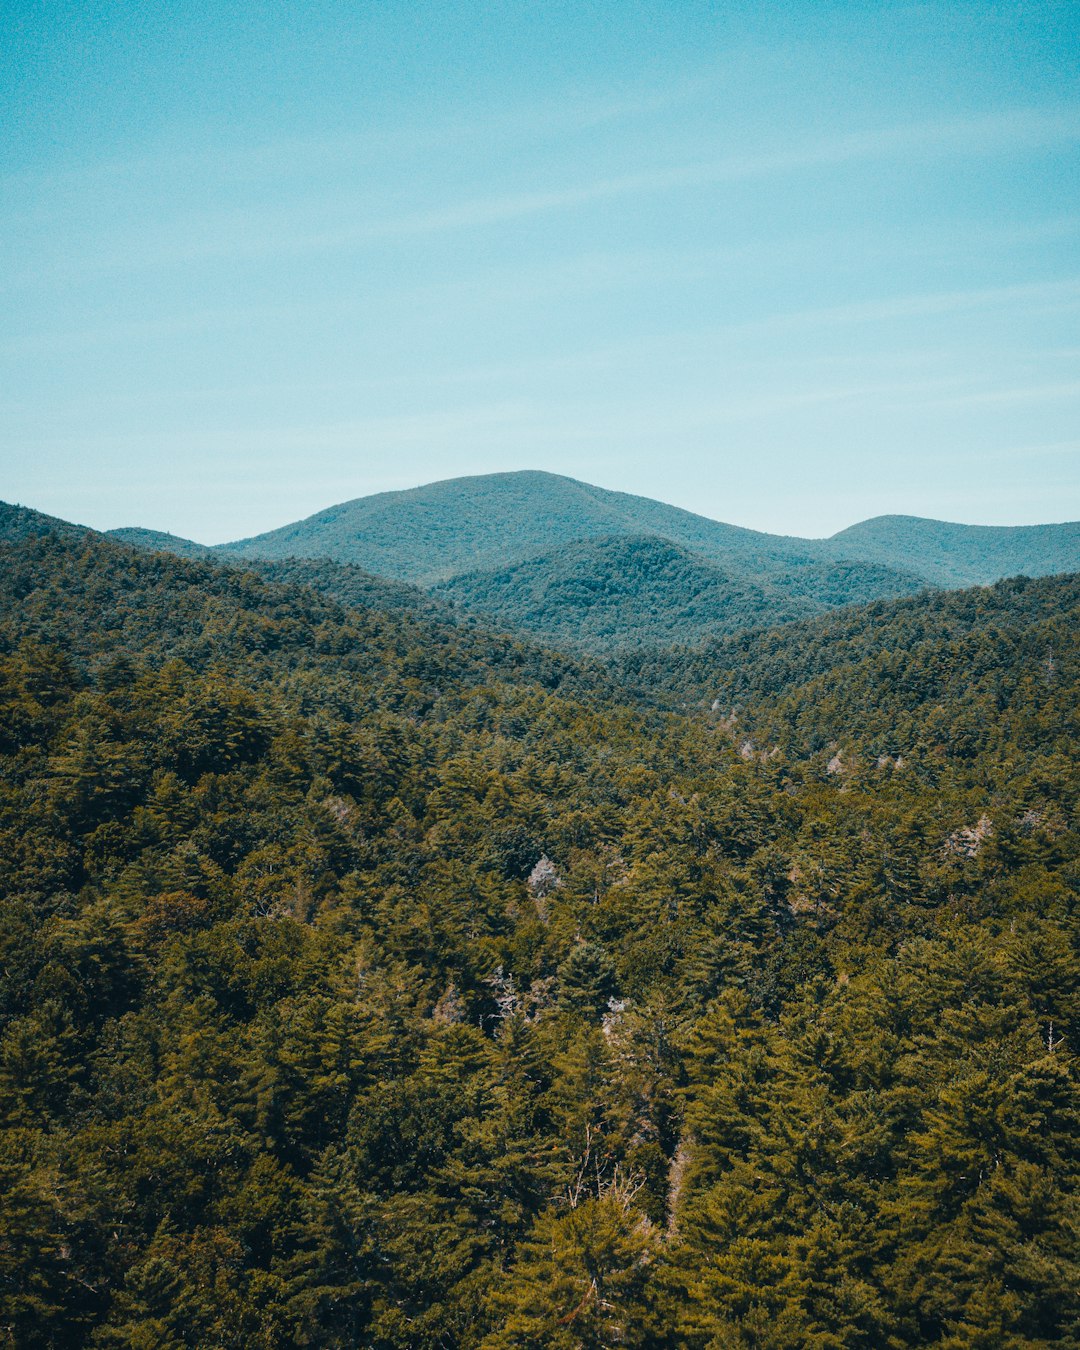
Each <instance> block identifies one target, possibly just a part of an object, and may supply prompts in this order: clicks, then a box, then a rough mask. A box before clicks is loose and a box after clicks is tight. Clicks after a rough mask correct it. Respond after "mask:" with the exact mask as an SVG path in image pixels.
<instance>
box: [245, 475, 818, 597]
mask: <svg viewBox="0 0 1080 1350" xmlns="http://www.w3.org/2000/svg"><path fill="white" fill-rule="evenodd" d="M616 534H623V535H643V534H648V535H655V536H657V537H659V538H662V539H667V540H669V541H670V542H671V543H673V544H678V545H680V546H681V547H683V548H688V549H691V550H692V551H694V552H695V553H700V554H702V555H703V556H704V557H706V558H709V559H711V560H712V561H714V562H719V561H723V560H725V559H728V558H731V557H747V556H751V557H754V558H756V559H759V560H760V561H761V562H763V563H768V562H773V563H776V562H779V561H780V560H786V559H789V558H793V557H794V558H804V559H805V558H809V557H813V556H816V555H817V553H818V552H819V551H820V546H819V545H818V544H816V543H814V542H813V541H809V540H805V539H786V538H783V537H781V536H778V535H770V534H760V533H758V532H757V531H755V530H744V529H740V528H739V527H738V526H735V525H723V524H721V523H720V522H718V521H715V520H708V519H707V518H706V517H705V516H697V515H694V514H693V513H692V512H690V511H683V510H682V509H681V508H679V507H676V506H667V505H665V504H664V503H663V502H657V501H652V500H651V499H650V498H648V497H633V496H630V495H629V494H628V493H625V492H611V491H609V490H608V489H606V488H599V487H592V486H591V485H590V484H588V483H579V482H577V481H576V480H575V479H573V478H563V477H562V476H560V475H558V474H551V473H540V472H537V471H525V472H520V473H495V474H484V475H480V476H477V477H472V478H451V479H447V480H446V481H445V482H441V483H430V484H428V485H427V486H426V487H419V488H411V489H409V490H408V491H405V492H381V493H378V494H377V495H376V496H373V497H360V498H358V499H357V500H356V501H351V502H343V503H342V504H341V505H340V506H332V507H329V508H328V509H327V510H325V511H320V512H318V513H317V514H316V515H314V516H309V517H308V518H307V519H306V520H301V521H297V522H296V523H295V524H293V525H285V526H283V527H282V528H281V529H278V530H271V531H269V532H268V533H267V534H260V535H257V536H255V537H254V538H252V539H241V540H238V541H237V542H236V543H233V544H224V545H222V546H221V549H222V551H225V552H228V553H232V554H238V555H241V556H244V557H256V558H285V557H297V558H332V559H334V560H335V561H337V562H352V563H358V564H359V565H360V566H361V567H364V568H367V570H368V571H371V572H375V573H377V574H378V575H380V576H389V577H397V578H398V579H399V580H402V581H412V582H416V583H417V584H419V585H432V584H434V583H436V582H439V581H445V580H446V579H448V578H449V577H452V576H456V575H459V574H461V573H462V572H467V571H469V572H471V571H487V570H491V569H493V568H498V567H507V566H512V565H513V564H515V563H518V562H521V561H523V560H524V559H525V558H528V557H532V556H536V555H538V554H542V553H547V552H550V551H551V550H552V549H553V548H557V547H558V546H559V545H560V544H566V543H571V542H576V541H578V540H582V539H596V538H601V537H606V536H610V535H616Z"/></svg>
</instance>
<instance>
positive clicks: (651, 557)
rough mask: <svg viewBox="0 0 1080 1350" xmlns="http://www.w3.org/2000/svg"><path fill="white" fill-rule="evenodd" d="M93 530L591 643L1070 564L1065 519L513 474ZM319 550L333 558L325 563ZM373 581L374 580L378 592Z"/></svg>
mask: <svg viewBox="0 0 1080 1350" xmlns="http://www.w3.org/2000/svg"><path fill="white" fill-rule="evenodd" d="M25 523H26V522H25V521H24V522H23V524H24V526H25ZM57 524H60V522H57ZM109 533H110V537H112V538H114V539H117V540H120V541H121V542H124V543H129V544H133V545H135V546H136V547H139V548H146V549H158V550H164V551H166V552H170V553H176V554H179V555H180V556H182V557H192V558H208V557H209V558H213V557H218V558H222V559H227V558H231V559H234V560H241V559H243V560H245V561H247V562H250V563H251V564H252V565H254V566H257V567H258V568H259V569H260V571H262V573H263V575H271V574H269V573H267V572H266V570H265V569H266V566H267V565H268V563H269V562H273V563H275V564H276V565H277V566H278V567H280V566H282V565H284V564H285V563H286V562H287V563H288V564H289V565H290V566H293V567H294V568H295V567H298V566H300V565H301V560H311V561H317V562H318V571H312V572H309V573H308V575H307V578H306V580H307V582H308V584H311V585H315V586H318V587H320V588H323V589H326V590H327V591H328V593H330V594H332V595H335V596H337V597H338V598H344V599H349V598H355V599H357V600H359V601H360V602H361V603H368V604H376V605H383V606H385V607H388V608H394V609H398V608H405V609H407V610H412V611H421V612H428V613H434V612H435V610H434V609H433V608H432V607H430V606H424V605H423V604H420V603H418V592H417V591H416V590H412V589H406V588H405V587H404V586H403V585H402V583H410V584H411V586H422V587H425V588H426V589H427V590H429V591H430V592H432V594H433V595H434V596H436V597H438V598H440V599H442V600H452V601H453V602H454V604H455V605H456V606H457V607H458V608H459V609H460V610H461V611H463V612H466V613H471V614H474V615H477V616H478V617H480V618H481V619H482V620H483V621H484V622H487V623H489V624H492V625H495V626H497V627H501V628H506V629H510V630H514V631H518V632H521V633H523V634H527V635H530V636H532V637H534V638H538V639H540V640H542V641H547V642H554V643H556V644H558V645H560V646H564V647H565V646H571V647H573V648H575V649H576V650H579V651H592V652H595V653H601V654H607V653H611V652H617V651H622V650H627V649H631V648H635V647H641V646H649V645H667V644H671V643H673V642H683V643H686V644H689V645H695V644H700V643H702V642H705V641H707V640H708V639H710V638H713V637H716V636H718V635H722V634H730V633H735V632H739V631H741V630H744V629H747V628H753V627H757V626H761V627H766V626H767V627H775V626H776V625H778V624H781V623H787V622H790V621H792V620H794V619H799V618H807V617H810V616H812V615H814V614H819V613H824V612H826V611H827V610H830V609H837V608H842V607H845V606H850V605H856V604H861V603H864V602H867V601H871V600H880V599H893V598H896V597H898V596H902V595H910V594H914V593H916V592H918V591H921V590H925V589H928V588H938V587H942V586H944V587H956V586H970V585H973V584H983V583H988V582H993V581H997V580H998V579H1000V578H1002V577H1007V576H1015V575H1028V576H1044V575H1049V574H1054V573H1061V572H1068V571H1075V570H1077V569H1078V568H1080V525H1078V524H1075V523H1074V524H1064V525H1038V526H1023V527H1012V528H1005V527H989V526H972V525H954V524H949V523H948V522H945V521H934V520H919V519H916V518H914V517H909V516H880V517H877V518H876V519H874V520H868V521H863V522H862V523H861V524H858V525H854V526H852V527H851V528H850V529H847V530H842V531H841V532H840V533H839V534H837V535H834V536H833V537H832V538H831V539H799V538H793V537H787V536H779V535H770V534H763V533H761V532H758V531H755V530H746V529H740V528H738V527H736V526H733V525H724V524H721V523H720V522H718V521H715V520H709V519H707V518H706V517H704V516H699V515H695V514H694V513H692V512H690V511H684V510H681V509H679V508H677V507H674V506H668V505H666V504H665V503H663V502H658V501H652V500H650V499H649V498H645V497H635V496H631V495H629V494H628V493H622V492H611V491H608V490H606V489H604V488H598V487H594V486H592V485H590V484H588V483H580V482H577V481H575V480H574V479H572V478H565V477H562V476H560V475H558V474H550V473H540V472H531V471H525V472H519V473H502V474H481V475H477V476H474V477H470V478H455V479H449V480H447V481H445V482H440V483H429V484H427V485H426V486H424V487H420V488H413V489H410V490H408V491H404V492H385V493H378V494H376V495H374V496H371V497H361V498H358V499H357V500H355V501H351V502H342V503H341V504H339V505H337V506H333V507H329V508H328V509H327V510H325V511H320V512H318V513H317V514H316V515H314V516H311V517H309V518H307V519H305V520H299V521H295V522H294V523H293V524H291V525H286V526H283V527H282V528H280V529H277V530H271V531H268V532H267V533H265V534H261V535H258V536H256V537H254V538H252V539H244V540H239V541H237V542H236V543H232V544H222V545H219V546H217V547H216V548H214V549H208V548H206V547H204V546H203V545H202V544H196V543H193V542H192V541H191V540H187V539H180V538H177V537H176V536H174V535H168V534H162V533H161V532H159V531H155V530H149V529H122V530H112V531H110V532H109ZM334 563H337V564H339V565H341V566H344V567H345V568H346V569H348V572H347V573H335V571H334V567H333V564H334ZM365 574H366V575H367V577H368V580H367V581H362V578H363V577H364V576H365ZM272 575H278V576H281V575H282V574H281V573H280V572H277V573H274V574H272ZM295 575H297V576H298V578H299V573H296V574H295ZM376 578H381V579H383V580H384V581H385V582H386V589H385V590H384V591H383V592H382V594H381V595H380V594H378V592H377V584H378V583H377V582H376ZM358 584H359V585H361V586H363V587H366V588H367V591H366V593H365V594H361V592H360V591H358V590H357V586H358ZM395 588H396V589H395ZM442 617H444V618H447V617H450V615H449V614H448V612H447V611H446V610H443V611H442Z"/></svg>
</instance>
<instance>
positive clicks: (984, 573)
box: [828, 516, 1080, 587]
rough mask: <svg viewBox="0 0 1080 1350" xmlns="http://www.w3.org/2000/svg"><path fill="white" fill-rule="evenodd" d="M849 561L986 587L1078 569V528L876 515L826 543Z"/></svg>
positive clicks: (950, 583)
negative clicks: (956, 522) (1021, 577)
mask: <svg viewBox="0 0 1080 1350" xmlns="http://www.w3.org/2000/svg"><path fill="white" fill-rule="evenodd" d="M828 542H829V543H830V545H832V546H833V547H834V548H835V549H836V551H837V552H839V553H842V554H844V555H845V556H846V557H849V558H863V559H866V560H867V561H870V562H879V563H883V564H885V565H886V566H888V567H898V568H902V569H908V570H910V571H912V572H917V573H918V574H919V575H920V576H923V577H925V578H926V579H927V580H928V581H930V582H933V583H934V584H935V585H937V586H947V587H952V586H976V585H986V584H987V583H989V582H992V581H997V580H999V579H1000V578H1001V577H1012V576H1019V575H1021V574H1023V575H1025V576H1030V577H1043V576H1051V575H1053V574H1054V573H1055V572H1075V571H1077V570H1078V569H1080V523H1078V522H1075V521H1073V522H1070V523H1066V524H1062V525H954V524H951V523H950V522H948V521H944V520H922V519H919V518H918V517H916V516H875V517H874V518H873V519H872V520H864V521H862V522H860V523H859V524H858V525H852V526H851V527H850V528H849V529H846V530H841V531H840V533H839V534H834V535H833V537H832V538H831V539H830V540H829V541H828Z"/></svg>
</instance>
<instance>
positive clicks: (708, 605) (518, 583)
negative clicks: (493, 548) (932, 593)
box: [432, 535, 922, 652]
mask: <svg viewBox="0 0 1080 1350" xmlns="http://www.w3.org/2000/svg"><path fill="white" fill-rule="evenodd" d="M742 566H743V567H746V564H745V561H744V562H743V564H742ZM921 589H922V584H921V583H920V582H919V581H918V580H916V579H915V578H914V577H907V578H904V577H901V576H899V574H897V573H892V572H889V571H888V569H886V568H879V567H876V566H873V565H866V564H858V563H829V562H816V561H815V562H809V561H804V562H801V563H794V564H791V565H790V566H787V567H779V566H776V565H773V566H772V567H769V566H765V567H763V568H762V570H761V572H760V573H758V572H757V571H755V570H753V569H749V568H747V570H745V571H744V570H739V571H736V572H735V573H734V574H729V573H728V572H725V571H724V570H722V569H721V567H719V566H717V565H716V564H713V563H710V562H708V561H706V559H705V558H703V557H701V556H700V555H698V554H694V553H691V552H689V551H688V550H687V549H683V548H679V547H678V546H677V545H675V544H670V543H668V542H667V540H665V539H660V538H657V537H656V536H652V535H614V536H611V537H608V538H603V539H596V540H588V541H585V542H583V543H575V544H566V545H564V546H563V547H562V548H561V549H558V550H557V551H555V552H553V553H548V554H542V555H541V556H540V557H537V558H530V559H529V560H528V561H526V562H521V563H518V564H516V565H515V566H513V567H509V568H506V569H504V570H502V571H495V572H468V573H465V574H464V575H462V576H457V577H454V578H452V579H451V580H450V581H446V582H443V583H441V584H440V585H437V586H435V587H433V588H432V594H433V595H435V596H438V597H440V598H444V599H450V600H453V601H454V602H455V603H456V604H457V605H458V606H460V607H461V609H463V610H465V611H467V612H469V613H473V614H476V615H479V616H481V617H483V618H484V619H485V620H487V622H488V623H491V624H494V625H496V626H498V627H505V628H509V629H517V630H520V631H521V632H523V633H527V634H530V635H532V636H534V637H537V638H542V639H544V640H547V641H549V642H553V643H554V644H555V645H557V646H559V647H571V648H575V649H579V650H582V651H591V652H618V651H623V650H626V649H627V648H630V647H639V646H657V645H659V646H664V645H668V644H670V643H674V642H680V641H682V642H689V643H700V642H702V641H704V640H705V639H706V638H709V637H712V636H715V635H717V634H721V633H736V632H740V631H742V630H744V629H747V628H753V627H759V626H761V625H772V626H775V625H777V624H783V623H790V622H792V621H793V620H795V619H798V618H803V617H805V616H807V615H812V614H818V613H821V612H822V611H823V610H825V609H828V608H831V607H833V606H835V605H841V604H845V603H852V602H853V601H855V600H857V599H869V598H871V597H876V596H880V595H882V594H889V595H902V594H907V593H910V592H912V591H917V590H921Z"/></svg>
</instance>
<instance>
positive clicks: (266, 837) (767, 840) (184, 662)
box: [0, 530, 1080, 1350]
mask: <svg viewBox="0 0 1080 1350" xmlns="http://www.w3.org/2000/svg"><path fill="white" fill-rule="evenodd" d="M24 533H26V534H27V535H28V537H25V538H22V539H21V540H16V541H15V542H11V543H8V544H6V545H4V546H2V548H0V615H2V619H0V656H2V661H0V701H2V704H3V715H2V718H0V729H2V730H0V755H2V758H0V768H2V779H0V793H2V799H3V811H2V814H0V821H2V833H3V838H2V847H0V871H2V874H3V897H4V898H3V902H2V905H0V1121H2V1127H3V1135H2V1145H0V1336H2V1337H3V1338H5V1339H6V1341H7V1342H8V1343H10V1344H13V1345H17V1346H27V1347H38V1346H40V1347H53V1346H81V1345H101V1346H127V1347H143V1346H151V1345H153V1346H169V1347H171V1346H177V1347H179V1346H200V1347H238V1348H239V1347H245V1348H246V1347H253V1346H254V1347H260V1346H261V1347H283V1348H284V1347H290V1346H295V1345H313V1346H314V1345H317V1346H328V1347H334V1346H340V1347H346V1346H348V1347H353V1346H357V1345H364V1346H371V1347H380V1348H386V1350H390V1348H400V1350H405V1348H406V1347H408V1348H409V1350H416V1348H417V1347H430V1348H431V1350H436V1347H439V1348H440V1350H442V1348H445V1347H462V1348H463V1350H464V1348H466V1347H482V1348H483V1350H504V1348H507V1347H536V1348H537V1350H539V1347H567V1350H569V1348H570V1347H610V1346H617V1345H627V1346H639V1347H689V1348H691V1350H720V1348H724V1350H726V1347H729V1346H730V1347H766V1348H768V1350H790V1347H793V1346H815V1347H845V1350H846V1347H865V1348H866V1350H878V1348H879V1347H900V1346H916V1345H919V1346H921V1345H937V1346H942V1347H950V1348H953V1347H961V1346H964V1347H968V1346H971V1347H973V1346H987V1347H989V1346H994V1347H998V1346H1000V1347H1006V1350H1008V1348H1010V1347H1011V1348H1012V1350H1020V1348H1021V1347H1032V1346H1034V1347H1038V1346H1050V1345H1064V1346H1068V1345H1073V1346H1075V1345H1080V1297H1078V1293H1077V1291H1078V1290H1080V1269H1078V1265H1077V1250H1076V1225H1077V1221H1078V1217H1080V1214H1078V1204H1077V1179H1078V1176H1080V1158H1078V1145H1077V1139H1078V1130H1077V1126H1078V1123H1080V1117H1078V1107H1080V1098H1078V1094H1077V1081H1076V1059H1075V1043H1076V1037H1077V1025H1078V1018H1080V1007H1078V980H1077V976H1078V973H1080V961H1078V950H1077V905H1078V899H1080V897H1078V886H1080V855H1078V848H1077V845H1078V839H1077V833H1076V808H1077V796H1078V791H1080V774H1078V771H1077V769H1076V764H1075V746H1076V736H1077V730H1078V728H1077V707H1078V699H1077V693H1078V678H1077V676H1078V658H1080V650H1078V648H1080V637H1078V634H1080V624H1078V622H1077V620H1078V617H1080V615H1078V599H1080V595H1078V592H1080V583H1078V582H1077V579H1076V578H1075V577H1071V578H1070V577H1066V578H1061V579H1054V580H1049V581H1045V582H1038V583H1027V584H1026V585H1025V584H1022V583H1010V584H1008V585H1005V586H1000V587H996V588H994V589H992V590H989V591H986V592H979V593H975V594H968V595H962V596H945V597H933V596H921V597H916V598H914V599H908V600H901V601H898V602H895V603H894V604H888V605H886V604H877V605H874V606H871V607H869V608H867V609H864V610H862V611H852V612H850V613H847V614H845V615H844V616H843V617H842V618H836V619H833V618H830V619H826V620H814V621H812V622H811V623H810V624H809V625H808V626H804V625H801V624H800V625H796V626H795V627H792V628H788V629H786V630H784V631H783V634H782V635H777V634H772V635H766V634H760V635H757V636H754V637H751V638H748V639H745V640H743V639H732V640H729V641H727V642H724V643H721V644H718V645H717V646H716V647H715V648H713V649H712V651H711V652H710V653H709V654H708V655H707V656H699V655H697V654H691V655H690V656H682V657H679V658H677V659H675V658H670V660H671V664H670V665H669V666H667V667H666V668H665V671H664V672H662V671H661V668H660V665H659V664H658V663H657V662H658V659H657V658H653V661H654V664H653V665H652V666H649V667H646V666H645V665H644V664H643V659H642V661H641V662H639V664H638V667H637V668H636V669H633V670H628V669H625V668H624V669H623V670H621V671H615V673H614V674H609V673H607V672H605V671H603V670H602V669H601V668H599V667H597V666H592V665H589V664H582V663H580V662H576V661H572V660H570V659H569V658H565V657H560V656H558V655H556V654H553V653H551V652H545V651H541V650H539V649H536V648H533V647H530V646H528V645H527V644H524V643H519V642H515V641H512V640H510V639H500V638H496V637H491V636H488V635H486V634H485V633H483V632H480V631H471V630H469V629H467V628H461V627H455V626H452V625H448V624H444V623H441V622H439V621H437V620H434V619H432V618H431V617H429V616H425V615H422V614H408V613H402V612H397V613H387V612H380V611H378V610H375V609H372V608H370V607H367V606H366V605H364V604H362V603H361V602H362V600H363V596H362V595H361V594H357V595H356V596H354V597H353V598H352V600H351V602H350V603H348V604H347V603H345V602H343V601H342V600H341V599H335V598H334V597H332V596H330V595H328V594H326V593H325V591H318V590H314V589H312V588H311V587H309V586H305V585H302V584H298V582H297V580H296V578H295V576H294V577H292V578H290V579H287V580H272V579H267V578H266V577H263V576H259V575H256V574H255V573H254V572H252V571H250V570H243V569H226V568H222V567H219V566H214V565H211V564H208V563H205V562H202V561H186V560H182V559H178V558H173V557H169V556H167V555H164V554H160V553H146V552H137V551H134V550H131V549H129V548H126V547H123V546H120V545H118V544H114V543H110V542H107V541H104V540H101V539H100V538H95V537H94V536H92V535H83V534H80V533H79V532H75V533H74V534H72V535H70V536H68V537H61V536H59V535H41V534H40V533H38V532H37V531H34V530H30V531H24ZM797 633H798V637H796V636H795V635H796V634H797ZM789 637H790V641H789ZM680 662H681V664H680ZM695 663H696V664H695ZM662 674H663V679H665V680H669V681H670V683H671V685H672V686H676V687H675V690H674V693H673V694H671V695H670V697H672V698H674V699H675V700H682V701H684V702H694V703H697V702H698V701H700V700H702V699H704V700H705V706H704V707H703V708H702V710H701V711H692V712H689V713H686V712H676V711H672V712H664V711H659V710H656V709H655V708H651V707H650V706H648V704H646V703H645V702H643V701H641V700H639V699H637V698H636V696H635V693H634V687H633V681H637V682H638V685H639V686H640V687H642V688H644V689H647V691H648V694H649V698H650V700H652V699H655V698H657V697H659V691H660V689H661V684H662V682H663V681H662V679H661V675H662ZM619 679H622V680H623V681H624V683H623V684H622V685H621V686H620V685H619V683H618V682H617V681H618V680H619ZM715 699H719V704H718V706H717V708H716V710H715V711H711V712H710V711H708V709H709V707H710V706H711V701H712V700H715ZM732 703H737V704H738V705H739V708H738V711H737V712H736V714H735V716H734V717H732V716H731V713H732V708H731V706H729V705H730V704H732Z"/></svg>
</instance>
